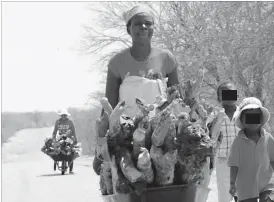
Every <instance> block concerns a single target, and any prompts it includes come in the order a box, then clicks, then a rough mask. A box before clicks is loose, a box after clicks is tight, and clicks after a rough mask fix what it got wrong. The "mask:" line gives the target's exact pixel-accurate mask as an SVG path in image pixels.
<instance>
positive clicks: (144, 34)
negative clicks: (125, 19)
mask: <svg viewBox="0 0 274 202" xmlns="http://www.w3.org/2000/svg"><path fill="white" fill-rule="evenodd" d="M153 26H154V22H153V17H152V16H149V15H147V14H145V13H141V14H137V15H135V16H133V17H132V19H131V20H130V26H129V27H128V32H129V34H130V35H131V37H132V40H133V42H142V43H144V42H150V40H151V38H152V35H153V31H154V29H153Z"/></svg>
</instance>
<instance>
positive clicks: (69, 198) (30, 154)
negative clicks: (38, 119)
mask: <svg viewBox="0 0 274 202" xmlns="http://www.w3.org/2000/svg"><path fill="white" fill-rule="evenodd" d="M52 130H53V128H41V129H26V130H22V131H19V132H18V133H17V134H16V135H15V136H13V137H12V138H11V139H10V141H8V142H7V143H5V144H4V145H3V147H2V201H3V202H37V201H39V202H49V201H50V202H76V201H81V202H103V200H102V198H101V197H100V191H99V177H98V176H97V175H95V174H94V172H93V169H92V158H91V157H80V158H78V159H77V160H76V161H75V165H74V168H75V169H74V171H75V174H74V175H69V174H66V175H64V176H62V175H61V174H60V171H53V162H52V160H51V159H50V158H49V157H48V156H46V155H45V154H43V153H42V152H41V151H40V149H41V147H42V145H43V143H44V139H45V138H46V137H48V136H50V134H51V133H52ZM212 182H213V183H211V185H210V187H211V188H213V190H212V191H211V193H210V195H209V198H208V201H207V202H217V200H216V198H217V196H216V185H215V183H214V182H215V175H214V176H213V178H212Z"/></svg>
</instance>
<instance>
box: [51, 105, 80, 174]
mask: <svg viewBox="0 0 274 202" xmlns="http://www.w3.org/2000/svg"><path fill="white" fill-rule="evenodd" d="M58 114H59V115H60V118H59V119H58V120H57V121H56V122H55V126H54V130H53V133H52V138H53V139H54V140H55V141H56V135H57V132H58V131H59V136H62V135H67V137H68V138H70V139H71V140H72V141H73V143H72V144H73V145H76V144H77V137H76V134H75V128H74V124H73V122H72V121H71V120H70V119H69V118H68V116H70V114H69V112H68V111H67V110H66V109H65V110H61V111H60V112H59V113H58ZM55 163H56V162H55ZM70 164H71V166H70V170H69V172H70V173H72V169H73V162H70Z"/></svg>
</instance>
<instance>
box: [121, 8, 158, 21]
mask: <svg viewBox="0 0 274 202" xmlns="http://www.w3.org/2000/svg"><path fill="white" fill-rule="evenodd" d="M140 13H145V14H148V15H149V16H151V17H153V16H154V14H153V11H152V10H151V8H150V7H149V6H147V5H145V4H140V5H138V6H134V7H133V8H132V9H130V10H129V11H127V12H125V13H123V18H124V20H125V22H126V25H127V24H128V22H129V21H130V19H131V18H132V17H133V16H135V15H137V14H140Z"/></svg>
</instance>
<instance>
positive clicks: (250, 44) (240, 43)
mask: <svg viewBox="0 0 274 202" xmlns="http://www.w3.org/2000/svg"><path fill="white" fill-rule="evenodd" d="M142 3H144V2H142ZM145 3H147V4H148V5H149V6H150V7H151V8H152V9H153V11H154V13H155V32H154V37H153V41H152V43H153V45H154V46H157V47H160V48H166V49H169V50H170V51H171V52H172V53H173V54H174V55H175V56H176V57H177V59H178V61H179V63H180V68H179V73H180V75H179V76H180V80H185V79H187V78H191V79H195V75H196V73H197V71H198V70H199V69H205V70H206V74H205V79H204V83H203V86H202V89H201V93H200V96H201V98H205V99H207V100H208V101H210V102H212V103H215V104H217V103H216V88H217V85H218V84H219V83H220V82H222V81H226V80H228V81H232V82H234V83H235V84H236V86H237V88H238V89H239V92H240V98H241V99H242V98H243V97H247V96H255V97H257V98H259V99H260V100H261V101H262V102H263V103H264V105H265V106H267V107H268V108H269V110H270V111H271V112H272V113H273V112H274V111H273V106H272V104H271V103H273V102H274V98H273V96H272V95H273V91H274V90H273V88H274V68H273V67H274V2H145ZM135 4H138V2H99V3H97V4H95V5H94V4H92V8H90V9H91V10H92V12H97V13H98V14H99V15H98V16H99V18H98V19H97V20H98V21H97V22H98V23H97V24H99V25H100V29H98V30H95V29H93V28H92V27H89V26H85V29H86V31H87V35H85V36H83V40H82V43H81V45H82V46H81V47H82V49H81V50H82V52H85V53H87V54H90V53H92V52H94V51H97V52H98V51H101V52H102V53H104V54H102V55H103V56H102V58H101V60H102V61H103V62H104V63H106V62H107V61H108V60H109V58H110V57H111V56H112V55H114V54H115V53H117V52H118V51H120V49H123V48H125V47H128V46H130V44H131V41H130V37H129V35H128V34H127V32H126V27H125V24H124V21H123V19H122V17H121V16H122V12H124V11H126V10H128V9H129V8H131V7H132V6H133V5H135ZM113 44H115V48H112V49H110V48H109V47H110V45H113ZM116 45H117V46H116ZM116 47H117V48H116ZM104 51H105V52H104ZM105 66H106V65H105ZM270 125H272V127H273V124H270ZM272 129H274V128H272Z"/></svg>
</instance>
